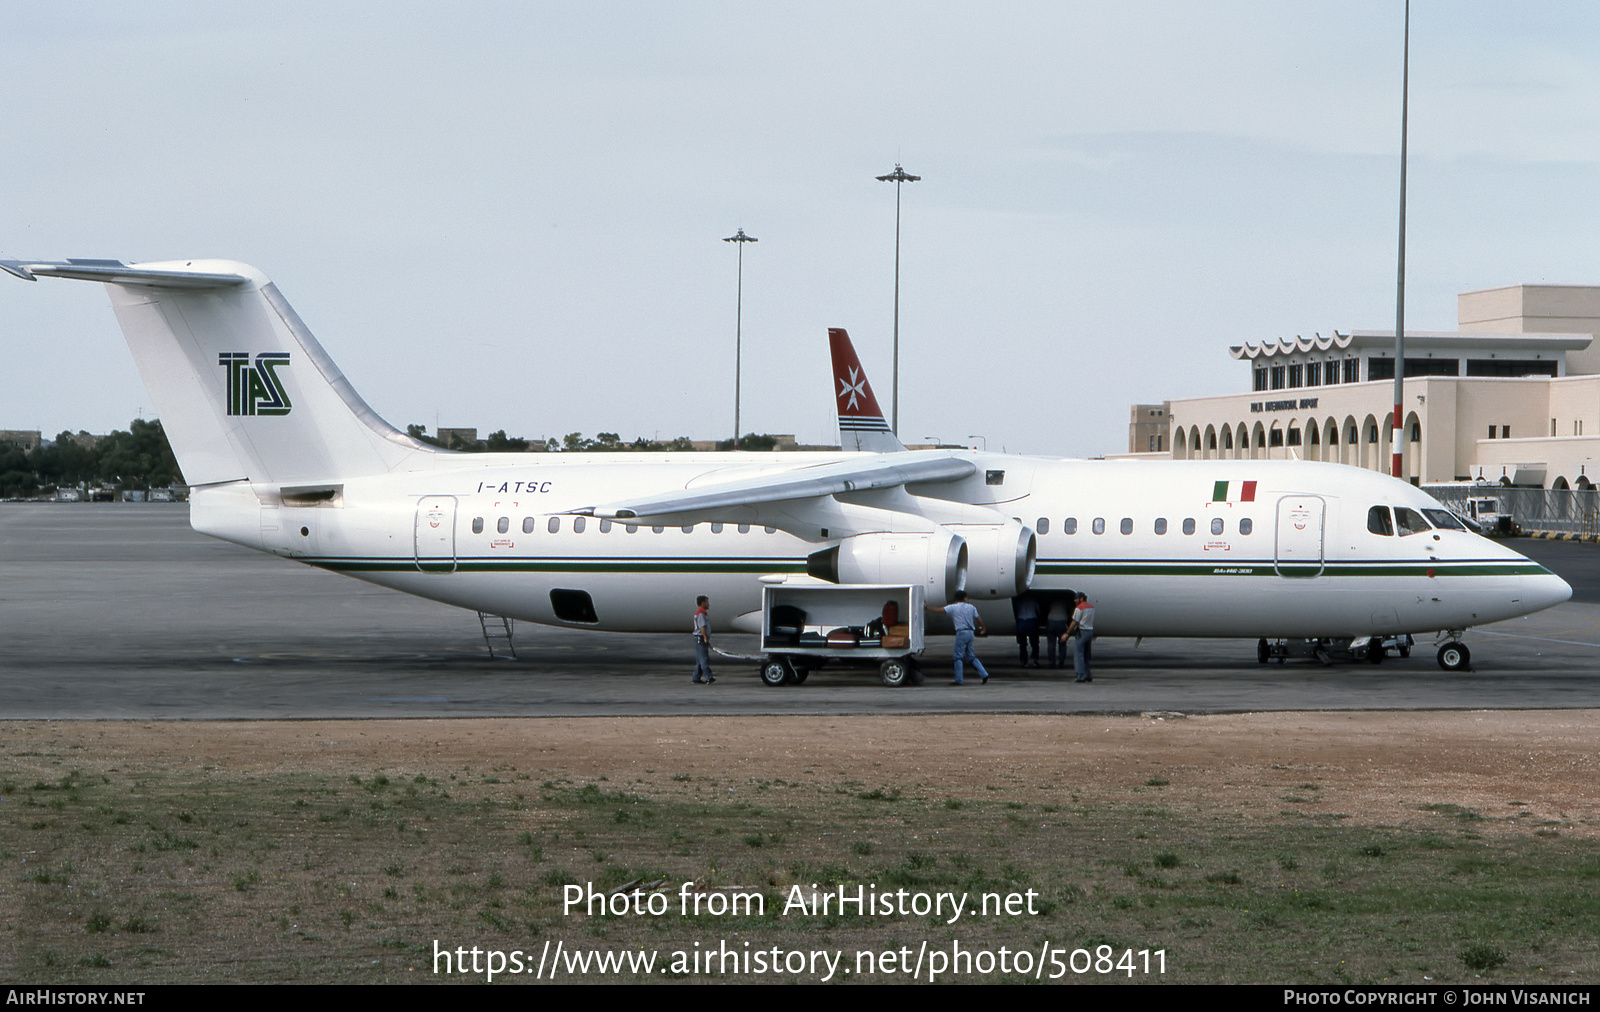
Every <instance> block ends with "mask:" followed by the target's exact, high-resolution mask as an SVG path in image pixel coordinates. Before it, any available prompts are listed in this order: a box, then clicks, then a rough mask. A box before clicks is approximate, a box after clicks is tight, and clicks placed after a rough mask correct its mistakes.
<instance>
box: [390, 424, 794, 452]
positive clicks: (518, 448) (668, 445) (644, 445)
mask: <svg viewBox="0 0 1600 1012" xmlns="http://www.w3.org/2000/svg"><path fill="white" fill-rule="evenodd" d="M406 432H407V433H408V434H409V435H410V436H411V437H412V438H414V439H417V440H420V441H421V442H424V443H427V444H429V445H430V446H437V447H439V448H440V449H444V450H459V451H461V452H463V453H596V452H601V453H604V452H622V453H653V452H654V453H660V452H692V451H694V450H695V449H696V447H695V445H694V442H693V441H692V440H691V439H690V438H689V437H688V436H679V437H677V438H676V439H668V440H660V439H646V438H644V437H643V436H640V437H638V438H637V439H634V440H633V441H632V442H625V441H624V440H623V438H622V437H621V436H619V435H618V434H617V433H615V432H597V433H595V436H594V438H593V439H590V438H589V437H587V436H585V435H584V434H583V433H581V432H569V433H567V434H566V435H565V436H562V437H561V438H560V439H546V440H544V441H543V442H536V441H530V440H526V439H521V438H518V437H516V436H507V435H506V430H505V429H500V430H498V431H496V432H491V433H489V434H488V435H487V436H485V437H484V438H482V439H479V440H476V441H469V440H466V439H463V438H461V434H460V433H459V432H456V433H451V437H450V440H449V442H448V443H446V442H445V441H444V440H441V439H439V438H437V437H436V436H430V435H427V434H426V429H425V428H424V427H423V426H421V425H407V426H406ZM777 446H778V437H776V436H774V435H772V434H770V433H761V434H760V435H757V434H756V433H754V432H748V433H746V434H744V435H742V436H740V437H739V449H741V450H751V451H763V450H773V449H776V448H777ZM717 449H719V450H731V449H733V440H731V439H724V440H721V441H720V442H718V443H717Z"/></svg>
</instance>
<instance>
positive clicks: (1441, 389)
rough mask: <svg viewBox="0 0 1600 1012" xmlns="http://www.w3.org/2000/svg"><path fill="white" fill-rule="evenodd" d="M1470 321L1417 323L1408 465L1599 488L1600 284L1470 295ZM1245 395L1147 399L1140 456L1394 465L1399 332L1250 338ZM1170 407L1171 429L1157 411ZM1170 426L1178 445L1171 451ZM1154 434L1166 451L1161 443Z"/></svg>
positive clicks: (1423, 472)
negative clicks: (1599, 341) (1426, 326)
mask: <svg viewBox="0 0 1600 1012" xmlns="http://www.w3.org/2000/svg"><path fill="white" fill-rule="evenodd" d="M1457 322H1458V327H1459V330H1457V331H1453V332H1446V333H1439V332H1412V331H1407V333H1406V364H1405V376H1406V378H1405V394H1404V399H1403V411H1404V416H1405V425H1404V428H1403V430H1402V431H1403V433H1404V443H1403V445H1402V454H1403V465H1402V466H1403V472H1404V474H1405V475H1406V476H1407V477H1408V478H1410V479H1411V480H1412V481H1413V482H1418V483H1422V484H1432V483H1435V482H1449V481H1462V480H1471V479H1475V478H1479V477H1482V478H1488V479H1491V480H1500V479H1502V478H1504V479H1505V480H1506V481H1507V482H1508V483H1512V484H1517V485H1538V486H1544V487H1549V488H1585V489H1586V488H1591V487H1593V484H1594V481H1595V476H1593V475H1590V474H1589V473H1588V469H1589V468H1590V467H1593V466H1596V464H1597V462H1600V347H1596V342H1595V340H1594V335H1595V334H1596V333H1600V287H1597V286H1578V285H1515V286H1512V287H1509V288H1494V289H1489V290H1487V291H1480V292H1467V293H1464V294H1462V295H1461V296H1460V297H1459V299H1458V302H1457ZM1229 354H1231V355H1232V356H1233V357H1234V358H1236V359H1239V360H1240V361H1245V362H1249V363H1250V390H1249V392H1247V393H1239V394H1225V395H1221V396H1216V397H1188V398H1182V399H1178V400H1173V401H1169V402H1166V404H1164V405H1135V406H1134V408H1133V419H1132V421H1131V423H1130V425H1129V429H1128V435H1129V445H1128V452H1129V455H1136V456H1140V457H1149V456H1152V455H1153V454H1158V455H1160V456H1163V457H1171V458H1175V459H1179V460H1185V459H1203V460H1239V459H1249V460H1262V459H1287V458H1290V457H1298V458H1299V459H1302V460H1326V461H1337V462H1340V463H1345V464H1354V465H1356V466H1358V467H1365V468H1369V469H1372V470H1378V471H1387V470H1389V468H1390V465H1391V456H1392V453H1393V450H1392V448H1391V439H1392V433H1391V426H1392V424H1393V408H1394V371H1395V369H1394V367H1395V363H1394V331H1393V330H1388V331H1381V330H1353V331H1350V332H1348V333H1339V332H1337V331H1335V332H1333V334H1332V336H1330V337H1323V336H1321V335H1316V336H1313V337H1309V338H1305V337H1294V338H1287V339H1284V340H1279V341H1266V342H1262V343H1260V344H1241V345H1236V346H1234V347H1233V348H1231V349H1229ZM1163 409H1164V410H1165V413H1166V414H1165V422H1166V425H1165V426H1161V425H1158V424H1157V419H1156V417H1155V416H1154V415H1151V414H1149V412H1151V411H1156V410H1163ZM1163 435H1165V436H1166V440H1167V447H1168V448H1167V449H1166V450H1165V451H1162V450H1161V449H1159V446H1158V444H1159V440H1160V439H1161V437H1162V436H1163ZM1152 440H1155V441H1156V443H1157V448H1154V449H1153V448H1152Z"/></svg>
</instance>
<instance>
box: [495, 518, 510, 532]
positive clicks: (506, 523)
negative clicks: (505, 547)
mask: <svg viewBox="0 0 1600 1012" xmlns="http://www.w3.org/2000/svg"><path fill="white" fill-rule="evenodd" d="M494 529H495V530H496V531H498V532H499V533H501V534H504V533H506V532H507V531H509V530H511V518H510V517H501V518H500V522H499V523H497V524H495V525H494Z"/></svg>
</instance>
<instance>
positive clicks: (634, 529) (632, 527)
mask: <svg viewBox="0 0 1600 1012" xmlns="http://www.w3.org/2000/svg"><path fill="white" fill-rule="evenodd" d="M622 529H623V530H625V531H627V532H628V533H629V534H638V533H639V525H638V524H626V525H624V526H623V528H622Z"/></svg>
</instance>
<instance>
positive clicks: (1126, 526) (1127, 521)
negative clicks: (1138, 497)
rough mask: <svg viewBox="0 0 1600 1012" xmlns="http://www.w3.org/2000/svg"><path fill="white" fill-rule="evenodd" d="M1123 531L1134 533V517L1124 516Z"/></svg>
mask: <svg viewBox="0 0 1600 1012" xmlns="http://www.w3.org/2000/svg"><path fill="white" fill-rule="evenodd" d="M1122 533H1124V534H1132V533H1133V517H1123V518H1122Z"/></svg>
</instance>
